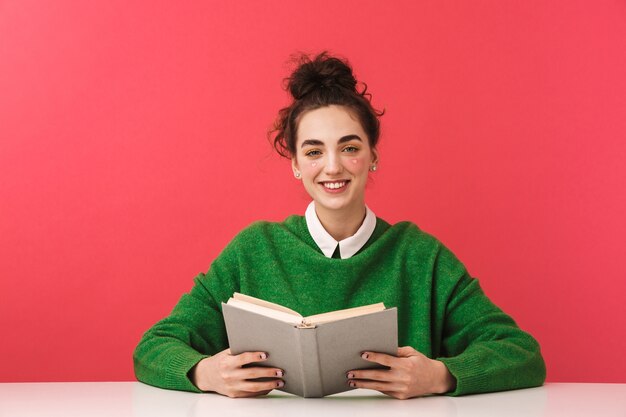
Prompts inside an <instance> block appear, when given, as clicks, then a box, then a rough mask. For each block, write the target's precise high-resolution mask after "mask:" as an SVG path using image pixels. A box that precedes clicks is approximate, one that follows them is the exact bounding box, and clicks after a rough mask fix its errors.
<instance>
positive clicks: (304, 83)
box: [286, 51, 357, 100]
mask: <svg viewBox="0 0 626 417" xmlns="http://www.w3.org/2000/svg"><path fill="white" fill-rule="evenodd" d="M298 61H299V62H298V68H297V69H296V70H295V71H294V72H293V73H292V74H291V77H289V78H288V79H287V80H286V81H287V89H288V90H289V92H290V93H291V95H292V96H293V98H294V99H296V100H299V99H301V98H302V97H304V96H306V95H307V94H309V93H311V92H313V91H316V90H317V91H321V90H324V89H328V90H332V89H337V88H345V89H347V90H350V91H353V92H357V91H356V84H357V81H356V79H355V78H354V75H353V74H352V68H351V67H350V64H349V63H348V62H347V61H343V60H341V59H339V58H335V57H332V56H329V55H328V52H326V51H324V52H322V53H320V54H319V55H317V56H316V57H315V58H314V59H313V60H311V59H310V58H309V56H307V55H302V56H301V57H300V58H299V60H298Z"/></svg>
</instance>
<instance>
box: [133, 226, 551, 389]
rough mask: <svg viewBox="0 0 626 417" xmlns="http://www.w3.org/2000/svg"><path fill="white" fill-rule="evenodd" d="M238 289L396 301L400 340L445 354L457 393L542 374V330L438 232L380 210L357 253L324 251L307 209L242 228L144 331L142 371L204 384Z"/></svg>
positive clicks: (309, 311)
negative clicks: (522, 317) (518, 318)
mask: <svg viewBox="0 0 626 417" xmlns="http://www.w3.org/2000/svg"><path fill="white" fill-rule="evenodd" d="M234 292H240V293H244V294H248V295H251V296H254V297H258V298H262V299H265V300H268V301H271V302H275V303H279V304H282V305H284V306H286V307H289V308H291V309H293V310H296V311H298V312H299V313H301V314H302V315H303V316H309V315H313V314H317V313H322V312H326V311H332V310H338V309H344V308H349V307H356V306H360V305H365V304H371V303H375V302H383V303H385V306H386V307H397V308H398V343H399V345H400V346H412V347H413V348H415V349H416V350H418V351H420V352H422V353H423V354H424V355H426V356H428V357H429V358H436V359H438V360H440V361H442V362H443V363H445V365H446V366H447V367H448V369H449V371H450V372H451V373H452V375H454V377H455V378H456V380H457V386H456V390H455V391H454V392H453V393H450V394H451V395H462V394H470V393H478V392H489V391H500V390H508V389H515V388H523V387H531V386H537V385H541V384H542V383H543V381H544V379H545V372H546V370H545V364H544V361H543V358H542V356H541V353H540V349H539V345H538V343H537V342H536V341H535V339H533V338H532V336H530V335H529V334H527V333H525V332H523V331H522V330H520V329H519V328H518V327H517V325H516V324H515V322H514V321H513V320H512V319H511V318H510V317H509V316H508V315H506V314H505V313H503V312H502V310H500V309H499V308H498V307H496V306H495V305H494V304H493V303H492V302H491V301H490V300H489V299H488V298H487V297H486V296H485V294H484V293H483V291H482V290H481V288H480V286H479V284H478V281H477V280H476V279H474V278H472V277H470V276H469V274H468V273H467V271H466V269H465V267H464V266H463V265H462V264H461V262H459V260H458V259H457V258H456V257H455V256H454V255H453V254H452V253H451V252H450V251H449V250H448V249H446V248H445V247H444V246H443V245H442V244H441V243H440V242H439V241H438V240H437V239H435V238H434V237H432V236H430V235H429V234H427V233H424V232H422V231H421V230H419V229H418V228H417V227H416V226H415V225H414V224H412V223H409V222H402V223H398V224H395V225H393V226H391V225H389V224H388V223H387V222H385V221H384V220H382V219H377V222H376V229H375V230H374V233H373V234H372V236H371V238H370V239H369V240H368V242H367V243H366V244H365V246H364V247H363V248H362V249H361V250H360V251H359V252H357V253H356V254H355V255H354V256H353V257H351V258H348V259H333V258H327V257H325V256H324V255H323V254H322V252H321V251H320V249H319V248H318V247H317V245H316V244H315V242H314V241H313V238H312V237H311V235H310V234H309V232H308V229H307V226H306V221H305V219H304V217H302V216H290V217H288V218H287V219H286V220H285V221H284V222H281V223H270V222H257V223H254V224H252V225H251V226H249V227H248V228H246V229H244V230H243V231H242V232H240V233H239V234H238V235H237V236H236V237H235V238H234V239H233V240H232V241H231V242H230V244H229V245H228V246H227V247H226V248H225V249H224V250H223V251H222V253H221V254H220V255H219V256H218V257H217V258H216V259H215V260H214V261H213V263H212V264H211V267H210V269H209V271H208V272H207V273H206V274H199V275H198V276H197V277H196V278H195V285H194V286H193V288H192V289H191V291H190V293H188V294H184V295H183V296H182V297H181V299H180V301H179V302H178V304H177V305H176V306H175V307H174V310H173V311H172V312H171V314H170V315H169V316H168V317H166V318H165V319H163V320H161V321H159V322H158V323H157V324H155V325H154V326H153V327H152V328H150V329H149V330H148V331H147V332H146V333H145V334H144V335H143V338H142V339H141V341H140V342H139V345H138V346H137V348H136V349H135V354H134V363H135V374H136V376H137V379H139V380H140V381H142V382H145V383H147V384H151V385H155V386H159V387H163V388H170V389H178V390H186V391H199V390H198V389H197V388H196V387H195V386H194V385H193V384H192V383H191V381H190V380H189V377H188V372H189V371H190V370H191V368H192V367H193V366H194V365H195V364H196V363H198V362H199V361H200V360H201V359H203V358H205V357H207V356H209V355H213V354H215V353H217V352H220V351H222V350H224V349H226V348H228V339H227V336H226V329H225V327H224V319H223V317H222V312H221V302H226V301H227V300H228V298H229V297H231V296H232V295H233V293H234Z"/></svg>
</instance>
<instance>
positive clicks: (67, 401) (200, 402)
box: [0, 382, 626, 417]
mask: <svg viewBox="0 0 626 417" xmlns="http://www.w3.org/2000/svg"><path fill="white" fill-rule="evenodd" d="M0 416H2V417H27V416H28V417H30V416H46V417H47V416H50V417H53V416H63V417H74V416H76V417H78V416H80V417H85V416H106V417H126V416H136V417H143V416H149V417H160V416H171V417H176V416H205V417H206V416H224V417H227V416H228V417H230V416H255V417H257V416H258V417H261V416H272V417H277V416H315V417H320V416H321V417H334V416H337V417H346V416H358V417H366V416H376V417H384V416H411V417H415V416H438V417H439V416H441V417H445V416H455V417H470V416H477V417H478V416H480V417H489V416H498V417H500V416H506V417H516V416H525V417H533V416H544V417H546V416H547V417H552V416H568V417H575V416H581V417H583V416H584V417H590V416H591V417H594V416H598V417H613V416H615V417H618V416H619V417H626V384H547V385H545V386H543V387H540V388H531V389H525V390H518V391H508V392H501V393H493V394H480V395H470V396H465V397H457V398H451V397H445V396H441V397H439V396H438V397H427V398H414V399H411V400H404V401H402V400H395V399H392V398H389V397H386V396H384V395H382V394H380V393H378V392H376V391H369V390H353V391H349V392H345V393H341V394H336V395H332V396H329V397H325V398H307V399H305V398H300V397H296V396H293V395H291V394H285V393H282V392H280V391H272V393H270V394H269V395H268V396H265V397H258V398H250V399H244V398H238V399H231V398H227V397H223V396H221V395H217V394H193V393H187V392H179V391H169V390H162V389H159V388H154V387H150V386H148V385H144V384H141V383H139V382H73V383H2V384H0Z"/></svg>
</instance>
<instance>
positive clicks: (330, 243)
mask: <svg viewBox="0 0 626 417" xmlns="http://www.w3.org/2000/svg"><path fill="white" fill-rule="evenodd" d="M304 217H305V219H306V225H307V228H308V229H309V233H310V234H311V237H312V238H313V240H314V241H315V243H316V244H317V246H318V247H319V248H320V250H321V251H322V253H323V254H324V256H326V257H327V258H332V256H333V252H335V249H336V248H337V245H339V252H340V254H341V259H347V258H350V257H352V256H353V255H354V254H355V253H357V252H358V251H359V250H360V249H361V248H362V247H363V246H364V245H365V244H366V243H367V241H368V240H369V238H370V237H371V236H372V233H374V229H375V228H376V215H375V214H374V212H373V211H372V210H370V209H369V207H367V206H365V220H363V224H361V227H359V230H357V231H356V233H355V234H354V235H352V236H350V237H347V238H345V239H343V240H340V241H339V242H337V241H336V240H335V239H334V238H333V237H332V236H331V235H330V233H328V232H327V231H326V229H324V226H322V222H320V219H319V217H317V213H316V212H315V202H314V201H311V203H310V204H309V206H308V207H307V209H306V212H305V216H304Z"/></svg>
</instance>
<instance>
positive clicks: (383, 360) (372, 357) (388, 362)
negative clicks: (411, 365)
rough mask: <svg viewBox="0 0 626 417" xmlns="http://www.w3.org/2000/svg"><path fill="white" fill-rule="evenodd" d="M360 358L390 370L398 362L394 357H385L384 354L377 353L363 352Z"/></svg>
mask: <svg viewBox="0 0 626 417" xmlns="http://www.w3.org/2000/svg"><path fill="white" fill-rule="evenodd" d="M361 357H362V358H363V359H365V360H366V361H370V362H376V363H379V364H381V365H385V366H388V367H390V368H391V367H392V366H393V364H395V363H396V361H397V360H398V358H396V357H395V356H391V355H387V354H386V353H377V352H363V354H361Z"/></svg>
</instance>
